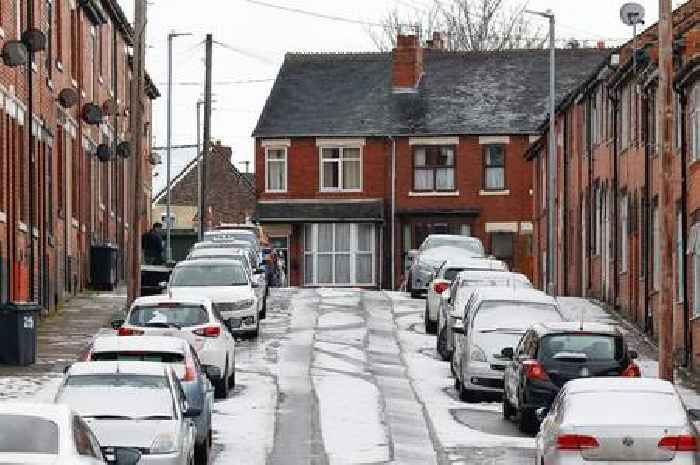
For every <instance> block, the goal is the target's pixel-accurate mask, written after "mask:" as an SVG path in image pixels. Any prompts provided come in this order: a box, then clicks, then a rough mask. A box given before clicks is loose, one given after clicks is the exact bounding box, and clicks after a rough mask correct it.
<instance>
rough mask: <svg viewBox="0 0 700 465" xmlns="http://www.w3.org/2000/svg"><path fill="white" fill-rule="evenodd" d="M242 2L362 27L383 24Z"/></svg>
mask: <svg viewBox="0 0 700 465" xmlns="http://www.w3.org/2000/svg"><path fill="white" fill-rule="evenodd" d="M243 1H244V2H248V3H252V4H254V5H259V6H265V7H268V8H274V9H276V10H282V11H288V12H290V13H297V14H301V15H307V16H315V17H317V18H324V19H329V20H331V21H341V22H344V23H351V24H360V25H362V26H373V27H384V25H383V24H379V23H371V22H368V21H362V20H359V19H353V18H345V17H342V16H333V15H327V14H325V13H318V12H315V11H309V10H302V9H300V8H291V7H288V6H282V5H276V4H274V3H268V2H263V1H260V0H243Z"/></svg>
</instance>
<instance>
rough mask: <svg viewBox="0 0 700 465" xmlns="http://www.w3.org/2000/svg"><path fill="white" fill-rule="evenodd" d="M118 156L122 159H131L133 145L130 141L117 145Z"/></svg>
mask: <svg viewBox="0 0 700 465" xmlns="http://www.w3.org/2000/svg"><path fill="white" fill-rule="evenodd" d="M117 155H119V156H120V157H122V158H129V157H130V156H131V144H130V143H129V141H126V140H125V141H122V142H120V143H119V144H117Z"/></svg>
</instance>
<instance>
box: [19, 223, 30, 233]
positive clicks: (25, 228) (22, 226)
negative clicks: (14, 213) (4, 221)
mask: <svg viewBox="0 0 700 465" xmlns="http://www.w3.org/2000/svg"><path fill="white" fill-rule="evenodd" d="M17 229H19V230H20V231H22V232H23V233H26V232H27V231H28V230H29V228H27V225H26V224H24V223H21V222H20V223H19V224H18V225H17Z"/></svg>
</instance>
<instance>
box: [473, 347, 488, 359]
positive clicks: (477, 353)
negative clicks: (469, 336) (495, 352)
mask: <svg viewBox="0 0 700 465" xmlns="http://www.w3.org/2000/svg"><path fill="white" fill-rule="evenodd" d="M469 358H470V359H471V361H472V362H486V361H487V360H486V354H485V353H484V349H482V348H481V347H479V346H472V350H471V353H470V354H469Z"/></svg>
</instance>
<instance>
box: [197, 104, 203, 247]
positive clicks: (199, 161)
mask: <svg viewBox="0 0 700 465" xmlns="http://www.w3.org/2000/svg"><path fill="white" fill-rule="evenodd" d="M202 105H204V101H203V100H197V158H196V160H197V213H198V215H197V217H198V218H199V229H198V230H197V238H198V239H199V240H200V241H201V240H202V239H204V231H203V229H202V224H203V221H202V218H203V217H204V212H203V211H202V209H201V205H202V163H204V157H202Z"/></svg>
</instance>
